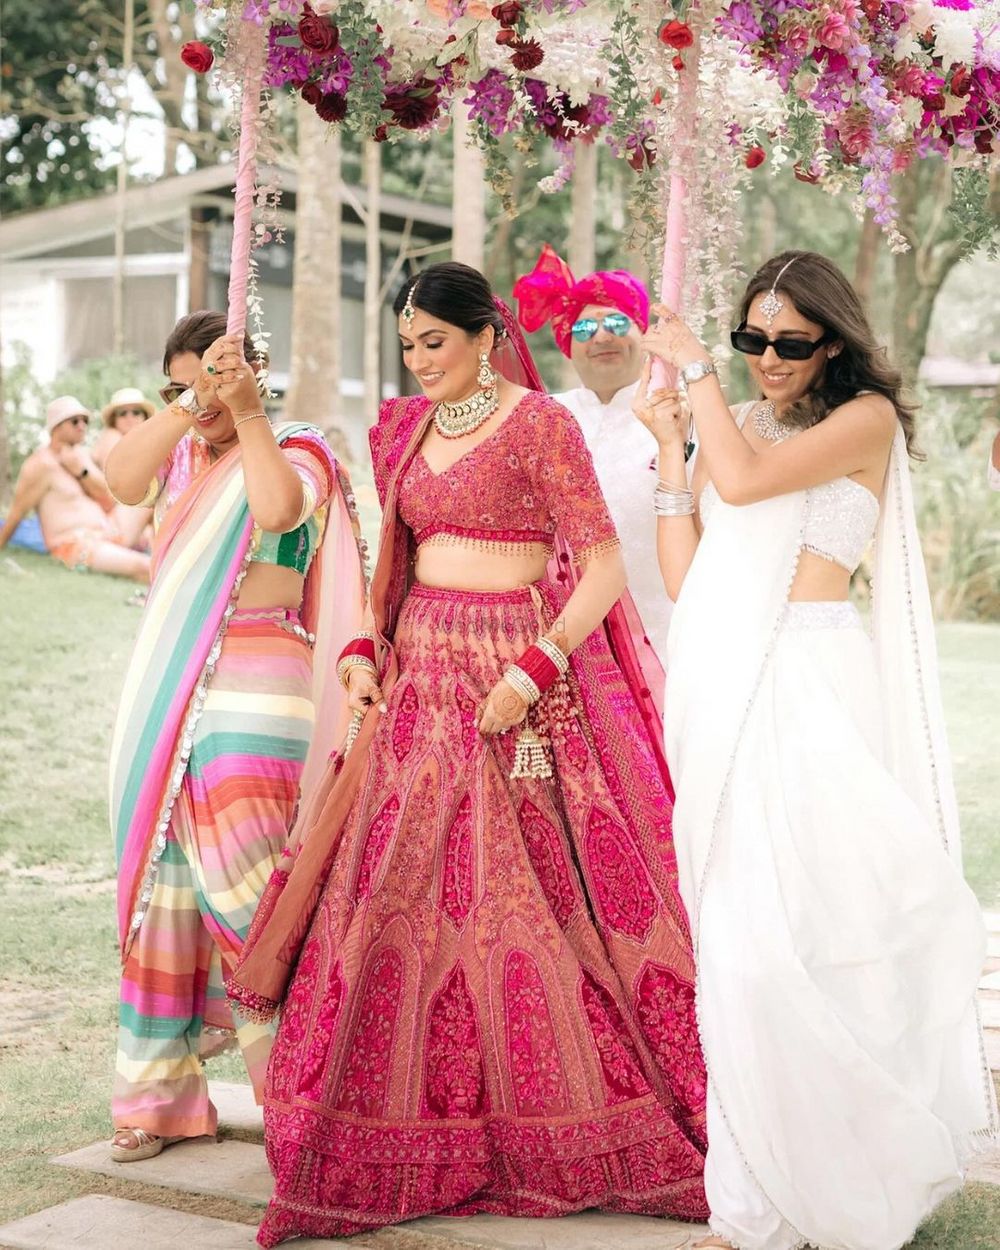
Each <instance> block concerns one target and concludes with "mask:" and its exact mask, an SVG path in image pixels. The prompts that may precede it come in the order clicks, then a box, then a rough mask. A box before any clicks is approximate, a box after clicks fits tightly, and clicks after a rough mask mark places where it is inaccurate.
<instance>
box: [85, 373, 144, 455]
mask: <svg viewBox="0 0 1000 1250" xmlns="http://www.w3.org/2000/svg"><path fill="white" fill-rule="evenodd" d="M155 411H156V405H155V404H153V403H151V402H150V401H149V400H148V399H147V398H146V396H145V395H143V393H142V391H140V390H139V388H138V387H137V386H123V387H122V388H121V390H118V391H115V393H114V394H113V395H112V396H111V399H110V400H109V402H108V403H106V404H105V405H104V407H103V408H102V409H101V425H102V429H101V432H100V434H98V436H97V442H96V443H94V445H93V447H92V448H91V449H90V454H91V456H92V457H93V460H94V464H96V465H97V467H98V468H99V469H100V470H101V472H102V473H103V472H104V462H105V461H106V460H107V458H108V452H109V451H110V450H111V448H112V447H114V445H115V444H116V443H120V442H121V440H122V438H124V436H125V435H126V434H127V433H128V432H129V430H133V429H135V427H136V426H137V425H141V424H142V422H143V421H145V420H146V419H147V418H148V417H151V416H152V415H153V413H154V412H155Z"/></svg>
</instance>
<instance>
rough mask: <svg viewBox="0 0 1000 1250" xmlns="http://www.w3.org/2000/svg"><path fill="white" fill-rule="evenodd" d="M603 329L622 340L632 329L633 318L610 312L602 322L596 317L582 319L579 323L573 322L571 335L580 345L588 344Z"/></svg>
mask: <svg viewBox="0 0 1000 1250" xmlns="http://www.w3.org/2000/svg"><path fill="white" fill-rule="evenodd" d="M602 329H603V330H607V332H608V333H609V334H613V335H615V336H616V338H622V336H623V335H626V334H628V332H629V330H631V329H632V318H631V317H626V316H625V314H624V313H622V312H610V313H608V314H607V316H606V317H604V318H603V319H602V320H601V321H598V320H597V319H596V318H594V317H581V318H580V320H579V321H574V322H573V329H572V330H571V331H570V333H571V334H572V335H573V337H574V338H575V339H576V341H577V342H578V343H588V342H589V341H590V340H591V339H592V338H593V337H594V335H595V334H596V333H597V331H598V330H602Z"/></svg>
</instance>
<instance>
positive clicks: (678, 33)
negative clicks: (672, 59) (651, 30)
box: [660, 18, 694, 48]
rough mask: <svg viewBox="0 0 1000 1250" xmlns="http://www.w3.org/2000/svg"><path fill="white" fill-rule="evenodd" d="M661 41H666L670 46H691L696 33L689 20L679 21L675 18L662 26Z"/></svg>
mask: <svg viewBox="0 0 1000 1250" xmlns="http://www.w3.org/2000/svg"><path fill="white" fill-rule="evenodd" d="M660 43H665V44H666V45H667V47H668V48H690V47H691V45H692V44H693V43H694V35H692V33H691V27H690V26H689V25H688V24H687V22H678V21H677V19H676V18H674V19H673V20H671V21H669V22H664V23H663V25H662V26H661V27H660Z"/></svg>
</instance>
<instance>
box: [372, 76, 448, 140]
mask: <svg viewBox="0 0 1000 1250" xmlns="http://www.w3.org/2000/svg"><path fill="white" fill-rule="evenodd" d="M440 107H441V99H440V97H439V96H438V85H437V83H434V82H431V81H430V80H429V79H427V78H421V79H420V81H419V82H415V83H410V84H409V85H408V86H405V87H392V88H390V89H389V90H388V91H387V92H386V93H385V99H384V100H383V101H382V108H383V109H385V110H386V112H389V113H391V114H392V120H393V121H394V122H395V123H396V125H397V126H401V127H402V128H403V129H404V130H420V128H421V127H422V126H426V125H427V124H428V123H429V122H432V121H433V120H434V118H435V117H437V115H438V109H439V108H440Z"/></svg>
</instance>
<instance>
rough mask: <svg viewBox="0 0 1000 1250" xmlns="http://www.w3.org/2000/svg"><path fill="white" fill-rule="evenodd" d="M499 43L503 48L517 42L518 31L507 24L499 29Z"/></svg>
mask: <svg viewBox="0 0 1000 1250" xmlns="http://www.w3.org/2000/svg"><path fill="white" fill-rule="evenodd" d="M497 43H498V44H499V45H500V47H501V48H503V47H506V46H507V44H509V43H517V31H516V30H511V29H510V28H509V27H507V26H505V27H504V28H503V29H502V30H498V31H497Z"/></svg>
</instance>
